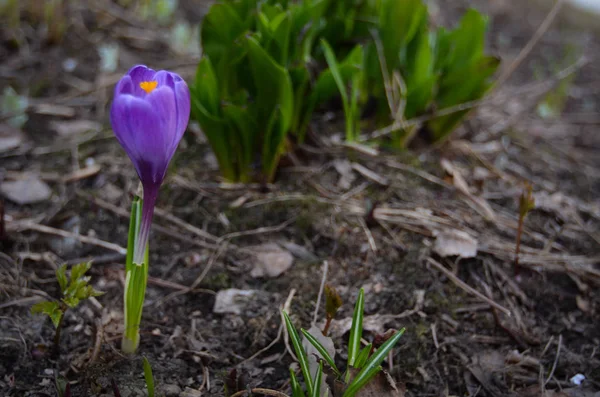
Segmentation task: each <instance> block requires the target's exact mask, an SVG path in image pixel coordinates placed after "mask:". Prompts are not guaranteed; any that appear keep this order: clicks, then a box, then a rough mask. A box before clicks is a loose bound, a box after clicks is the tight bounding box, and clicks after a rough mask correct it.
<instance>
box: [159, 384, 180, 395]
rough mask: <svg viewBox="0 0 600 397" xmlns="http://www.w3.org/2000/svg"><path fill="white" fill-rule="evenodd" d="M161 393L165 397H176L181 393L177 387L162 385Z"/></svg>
mask: <svg viewBox="0 0 600 397" xmlns="http://www.w3.org/2000/svg"><path fill="white" fill-rule="evenodd" d="M162 391H163V393H164V394H165V397H177V396H179V394H180V393H181V388H180V387H179V386H177V385H164V386H163V387H162Z"/></svg>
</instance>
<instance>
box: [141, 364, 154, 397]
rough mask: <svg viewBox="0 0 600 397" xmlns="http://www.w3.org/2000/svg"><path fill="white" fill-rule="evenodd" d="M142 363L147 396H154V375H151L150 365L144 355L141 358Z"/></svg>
mask: <svg viewBox="0 0 600 397" xmlns="http://www.w3.org/2000/svg"><path fill="white" fill-rule="evenodd" d="M142 360H143V363H144V378H145V379H146V388H147V389H148V397H154V376H153V375H152V367H151V366H150V362H149V361H148V359H147V358H146V357H144V358H143V359H142Z"/></svg>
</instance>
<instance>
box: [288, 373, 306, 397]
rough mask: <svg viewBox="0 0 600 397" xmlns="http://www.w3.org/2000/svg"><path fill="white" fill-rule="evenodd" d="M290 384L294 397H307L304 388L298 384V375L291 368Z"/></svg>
mask: <svg viewBox="0 0 600 397" xmlns="http://www.w3.org/2000/svg"><path fill="white" fill-rule="evenodd" d="M290 384H291V386H292V397H305V394H304V392H303V391H302V387H300V383H298V379H296V374H295V373H294V370H293V369H291V368H290Z"/></svg>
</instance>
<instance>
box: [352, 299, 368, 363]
mask: <svg viewBox="0 0 600 397" xmlns="http://www.w3.org/2000/svg"><path fill="white" fill-rule="evenodd" d="M364 310H365V291H364V290H363V289H362V288H361V289H360V292H359V293H358V299H357V300H356V304H355V306H354V314H353V315H352V325H351V326H350V340H349V341H348V367H354V365H355V363H356V359H357V357H358V353H359V352H360V339H361V338H362V330H363V312H364Z"/></svg>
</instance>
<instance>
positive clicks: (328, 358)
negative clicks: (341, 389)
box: [300, 329, 341, 376]
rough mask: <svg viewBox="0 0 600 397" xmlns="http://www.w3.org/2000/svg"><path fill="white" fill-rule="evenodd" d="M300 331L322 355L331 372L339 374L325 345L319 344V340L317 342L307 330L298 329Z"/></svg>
mask: <svg viewBox="0 0 600 397" xmlns="http://www.w3.org/2000/svg"><path fill="white" fill-rule="evenodd" d="M300 331H301V332H302V334H303V335H304V337H305V338H306V340H308V341H309V342H310V343H311V344H312V345H313V346H314V347H315V349H317V351H318V352H319V354H320V355H321V357H323V358H324V359H325V361H327V364H329V366H330V367H331V369H333V372H335V374H336V375H338V376H339V375H340V374H341V372H340V370H339V369H337V367H336V366H335V362H334V361H333V358H332V357H331V356H330V355H329V353H328V352H327V350H326V349H325V347H324V346H323V345H322V344H321V342H319V341H318V339H317V338H315V337H314V336H312V335H311V334H310V333H309V332H308V331H307V330H305V329H300Z"/></svg>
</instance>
